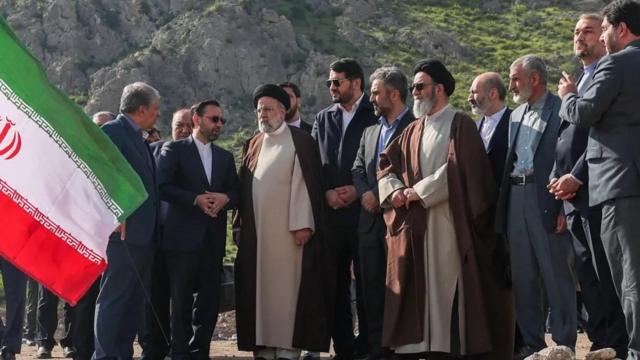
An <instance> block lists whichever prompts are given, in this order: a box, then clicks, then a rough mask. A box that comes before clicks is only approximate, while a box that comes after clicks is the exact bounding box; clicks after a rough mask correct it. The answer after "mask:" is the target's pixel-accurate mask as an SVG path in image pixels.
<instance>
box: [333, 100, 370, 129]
mask: <svg viewBox="0 0 640 360" xmlns="http://www.w3.org/2000/svg"><path fill="white" fill-rule="evenodd" d="M363 97H364V93H362V95H360V98H358V100H357V101H356V102H355V103H353V106H352V107H351V111H347V109H345V108H344V107H343V106H342V104H338V107H339V108H340V110H342V135H344V133H345V132H346V131H347V126H349V123H350V122H351V120H353V117H354V116H355V115H356V111H358V106H360V101H362V98H363Z"/></svg>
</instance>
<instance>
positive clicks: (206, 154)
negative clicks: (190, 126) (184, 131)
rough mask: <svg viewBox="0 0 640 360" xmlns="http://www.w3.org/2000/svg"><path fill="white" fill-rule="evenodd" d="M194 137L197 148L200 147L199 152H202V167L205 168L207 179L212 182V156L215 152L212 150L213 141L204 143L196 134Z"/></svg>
mask: <svg viewBox="0 0 640 360" xmlns="http://www.w3.org/2000/svg"><path fill="white" fill-rule="evenodd" d="M191 137H193V142H194V143H195V144H196V148H198V153H199V154H200V161H202V167H203V168H204V173H205V174H206V175H207V181H209V184H211V167H212V157H213V154H212V152H211V142H208V143H206V144H203V143H202V142H200V140H198V139H197V138H196V137H195V136H193V135H191Z"/></svg>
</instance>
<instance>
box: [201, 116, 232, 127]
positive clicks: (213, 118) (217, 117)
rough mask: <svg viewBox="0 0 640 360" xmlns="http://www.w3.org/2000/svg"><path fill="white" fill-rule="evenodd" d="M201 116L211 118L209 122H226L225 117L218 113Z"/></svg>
mask: <svg viewBox="0 0 640 360" xmlns="http://www.w3.org/2000/svg"><path fill="white" fill-rule="evenodd" d="M203 118H205V119H209V120H211V122H212V123H214V124H217V123H218V122H221V123H222V125H224V124H225V123H226V122H227V120H225V118H223V117H222V116H218V115H214V116H203Z"/></svg>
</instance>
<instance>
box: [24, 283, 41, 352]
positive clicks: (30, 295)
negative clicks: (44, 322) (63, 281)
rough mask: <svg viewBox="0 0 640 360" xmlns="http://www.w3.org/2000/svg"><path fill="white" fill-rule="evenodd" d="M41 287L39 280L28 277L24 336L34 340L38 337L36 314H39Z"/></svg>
mask: <svg viewBox="0 0 640 360" xmlns="http://www.w3.org/2000/svg"><path fill="white" fill-rule="evenodd" d="M39 287H40V286H39V284H38V282H37V281H35V280H33V279H31V278H28V279H27V301H26V304H25V323H24V335H23V336H24V337H25V338H26V339H29V340H34V339H35V338H36V332H37V330H38V324H37V323H36V316H37V314H38V297H39V292H38V289H39Z"/></svg>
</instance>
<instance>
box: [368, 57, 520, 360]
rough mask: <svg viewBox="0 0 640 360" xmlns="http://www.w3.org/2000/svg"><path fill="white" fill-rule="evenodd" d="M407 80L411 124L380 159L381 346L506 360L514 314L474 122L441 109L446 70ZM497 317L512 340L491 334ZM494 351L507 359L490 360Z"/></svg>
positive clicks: (400, 352)
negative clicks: (383, 242) (384, 271)
mask: <svg viewBox="0 0 640 360" xmlns="http://www.w3.org/2000/svg"><path fill="white" fill-rule="evenodd" d="M414 73H415V75H414V81H413V85H412V86H411V90H412V91H411V93H412V95H413V99H414V114H415V115H416V116H417V117H418V119H417V120H416V121H414V122H412V123H411V124H409V125H408V126H407V127H406V128H405V130H404V131H403V132H402V134H401V135H400V136H399V137H397V138H396V139H395V140H393V141H392V142H391V143H390V144H389V145H388V146H387V148H386V149H385V150H384V151H383V152H382V153H381V154H380V164H379V169H380V170H379V172H378V194H379V199H380V204H381V207H382V208H384V209H385V212H384V219H385V223H386V226H387V238H386V239H387V249H388V253H387V254H388V255H387V293H386V297H385V303H384V321H383V322H384V325H383V327H382V328H383V330H382V345H383V346H388V347H390V348H392V349H394V350H395V353H396V354H397V356H398V357H399V358H403V357H405V356H406V357H407V358H415V357H416V355H415V354H416V353H417V354H418V357H426V358H432V357H433V358H437V359H441V358H442V359H445V358H446V359H450V358H458V357H460V356H466V355H479V354H482V355H483V356H485V357H484V358H488V359H492V360H493V359H499V360H503V359H504V360H507V359H510V356H511V349H513V345H512V344H513V325H512V324H513V323H514V320H513V304H512V302H511V300H510V299H511V298H510V296H511V293H510V292H509V290H508V289H507V288H506V287H505V286H504V285H502V284H500V283H499V279H500V276H501V274H502V271H503V267H502V266H500V265H501V264H503V263H504V261H505V256H506V254H505V253H504V252H499V250H501V249H503V248H504V245H501V243H500V240H501V239H500V238H498V237H497V236H496V235H495V234H494V233H493V231H492V228H493V207H494V204H495V201H496V195H497V194H496V193H497V191H496V189H497V187H496V185H495V183H494V181H493V176H492V174H491V165H490V164H489V160H488V158H487V154H486V151H484V145H483V143H482V139H481V138H480V135H479V134H478V130H477V129H476V125H475V123H474V122H473V120H471V119H470V118H469V117H468V116H467V115H465V114H463V113H461V112H459V111H457V110H456V109H454V108H453V107H452V106H450V105H449V95H451V94H452V93H453V90H454V88H455V80H454V79H453V77H452V76H451V74H450V73H449V71H447V69H446V68H445V67H444V65H443V64H442V63H441V62H440V61H437V60H423V61H420V62H419V63H418V65H417V66H416V67H415V70H414ZM407 274H411V276H407ZM494 304H496V305H497V306H494ZM496 309H499V310H498V311H500V312H502V313H505V314H507V315H506V316H505V318H506V320H504V321H500V322H499V325H500V326H501V327H502V328H509V329H511V331H503V332H499V331H495V330H496V328H495V327H494V326H493V322H494V321H495V320H494V318H493V315H494V314H495V310H496ZM501 319H502V317H501ZM501 344H507V345H506V348H508V351H507V353H506V354H502V353H497V352H496V353H494V351H495V350H497V349H498V347H499V346H500V345H501ZM435 353H439V354H435ZM442 353H445V354H442ZM505 355H506V357H505Z"/></svg>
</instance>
